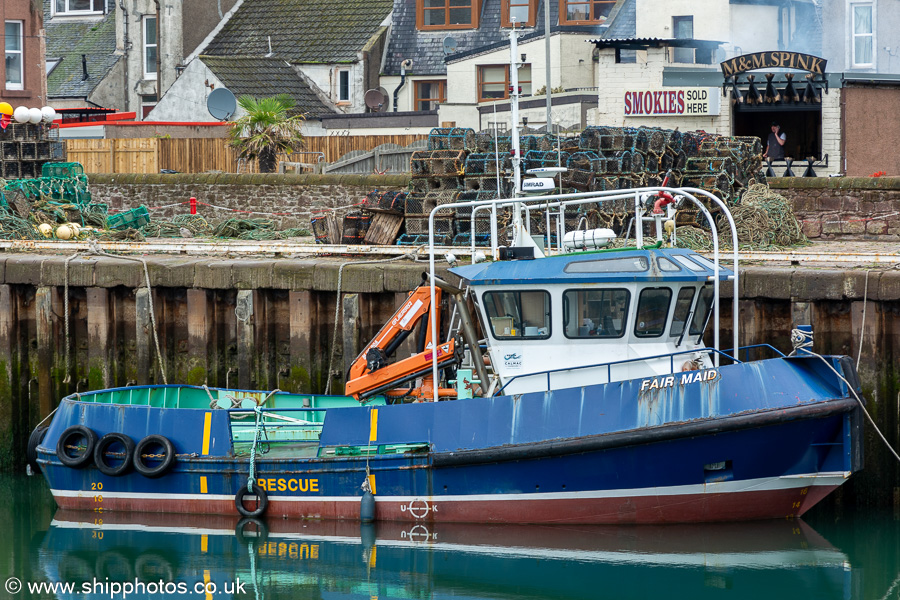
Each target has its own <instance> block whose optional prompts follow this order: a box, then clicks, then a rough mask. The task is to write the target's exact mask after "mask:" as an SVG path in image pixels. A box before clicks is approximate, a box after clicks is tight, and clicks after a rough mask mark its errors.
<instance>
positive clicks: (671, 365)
mask: <svg viewBox="0 0 900 600" xmlns="http://www.w3.org/2000/svg"><path fill="white" fill-rule="evenodd" d="M742 349H743V348H742ZM704 352H705V353H707V354H719V355H722V356H724V357H725V358H727V359H728V360H730V361H734V362H736V363H740V362H741V361H740V360H738V359H737V358H735V357H734V356H730V355H728V354H725V353H724V352H722V351H721V350H717V349H715V348H709V347H706V348H695V349H693V350H681V351H679V352H668V353H666V354H657V355H654V356H641V357H636V358H627V359H625V360H616V361H613V362H606V363H596V364H592V365H579V366H577V367H563V368H561V369H550V370H547V371H537V372H535V373H522V374H521V375H516V376H514V377H511V378H510V379H509V381H507V382H506V383H504V384H503V387H501V388H500V389H499V390H497V392H496V393H497V394H499V393H500V392H502V391H503V390H504V389H505V388H506V387H507V386H508V385H509V384H511V383H512V382H513V381H515V380H516V379H520V378H522V379H524V378H526V377H537V376H540V375H546V376H547V391H550V389H551V388H550V376H551V375H552V374H554V373H563V372H568V371H579V370H582V369H596V368H602V367H606V381H607V382H611V381H612V368H613V367H615V366H619V365H624V364H628V363H634V362H645V361H648V360H656V359H660V358H668V359H669V374H670V375H671V374H672V373H675V357H676V356H679V355H682V354H697V353H704Z"/></svg>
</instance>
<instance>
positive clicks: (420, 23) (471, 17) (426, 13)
mask: <svg viewBox="0 0 900 600" xmlns="http://www.w3.org/2000/svg"><path fill="white" fill-rule="evenodd" d="M478 6H479V4H478V0H416V27H417V28H418V29H474V28H476V27H478Z"/></svg>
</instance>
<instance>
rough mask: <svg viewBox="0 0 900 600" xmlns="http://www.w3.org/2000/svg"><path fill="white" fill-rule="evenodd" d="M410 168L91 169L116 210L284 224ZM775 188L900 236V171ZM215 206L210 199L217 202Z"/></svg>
mask: <svg viewBox="0 0 900 600" xmlns="http://www.w3.org/2000/svg"><path fill="white" fill-rule="evenodd" d="M409 179H410V175H408V174H406V175H313V174H301V175H278V174H254V175H235V174H228V173H211V174H206V173H203V174H174V175H128V174H114V175H107V174H101V175H90V185H91V192H92V194H93V198H94V200H95V201H97V202H103V203H106V204H108V205H109V207H110V210H111V212H117V211H121V210H127V209H129V208H135V207H137V206H140V205H142V204H143V205H144V206H146V207H148V208H150V209H151V215H152V216H153V217H154V218H157V219H167V218H171V217H173V216H175V215H177V214H185V213H187V212H188V204H187V203H188V200H189V199H190V198H191V197H192V196H193V197H196V198H197V200H198V201H199V202H200V203H201V204H200V205H199V207H198V212H199V214H201V215H203V216H204V217H206V218H207V219H208V220H210V221H211V222H213V223H218V222H219V221H222V220H224V219H226V218H229V217H235V216H242V217H246V218H251V217H267V218H271V219H274V220H275V223H276V226H277V227H278V228H279V229H286V228H288V227H309V219H310V217H311V216H312V215H313V214H314V213H315V212H316V211H317V210H320V209H323V208H327V209H334V208H348V209H349V208H352V207H353V205H356V204H358V203H359V202H361V201H362V200H363V199H364V198H365V195H366V194H367V193H369V192H371V191H372V190H381V191H387V190H405V189H406V187H407V184H408V183H409ZM769 185H770V186H771V188H772V189H773V190H775V191H776V192H778V193H779V194H782V195H783V196H785V197H786V198H787V199H788V200H790V201H791V203H792V204H793V206H794V214H795V215H797V218H798V219H799V220H800V221H801V223H802V225H803V231H804V233H805V234H806V235H807V237H809V238H810V239H813V240H816V239H821V240H836V239H844V240H855V239H858V240H881V241H900V177H809V178H803V177H780V178H774V179H770V180H769ZM210 205H211V206H210Z"/></svg>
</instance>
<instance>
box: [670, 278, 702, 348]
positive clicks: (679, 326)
mask: <svg viewBox="0 0 900 600" xmlns="http://www.w3.org/2000/svg"><path fill="white" fill-rule="evenodd" d="M694 292H696V290H695V289H694V288H692V287H683V288H681V289H680V290H678V298H677V299H676V300H675V312H674V313H673V314H672V327H671V328H669V337H679V336H680V335H681V334H683V333H684V328H685V326H686V325H687V321H688V319H689V318H690V317H691V305H692V304H693V303H694Z"/></svg>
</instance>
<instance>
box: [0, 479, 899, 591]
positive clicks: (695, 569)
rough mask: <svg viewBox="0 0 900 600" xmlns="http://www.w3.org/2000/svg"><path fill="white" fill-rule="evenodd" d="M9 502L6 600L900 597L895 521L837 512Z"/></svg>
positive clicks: (15, 497)
mask: <svg viewBox="0 0 900 600" xmlns="http://www.w3.org/2000/svg"><path fill="white" fill-rule="evenodd" d="M0 494H2V497H3V498H4V500H5V501H4V502H3V503H2V505H0V522H2V523H3V524H4V526H5V534H4V539H5V543H4V544H2V550H0V575H2V578H0V579H2V584H3V586H4V589H3V591H0V597H3V598H16V599H18V598H22V599H25V598H27V599H29V600H31V599H32V598H35V599H36V598H58V599H63V598H93V599H98V600H99V599H100V598H122V599H123V600H124V599H126V598H131V599H138V598H140V599H145V598H146V599H149V598H203V599H210V600H211V599H212V598H216V599H219V598H222V599H230V598H248V599H254V600H255V599H257V598H259V599H261V598H266V599H269V600H274V599H281V598H284V599H287V598H291V599H297V598H310V599H313V598H315V599H320V598H322V599H324V598H328V599H339V598H348V599H350V598H353V599H368V600H372V599H375V598H380V599H387V598H398V599H399V598H411V599H412V598H414V599H416V600H421V599H441V598H465V599H467V600H468V599H475V598H493V599H496V598H509V599H525V598H528V599H534V598H559V599H563V598H566V599H570V598H571V599H574V598H591V599H595V598H610V599H619V598H659V597H666V598H673V597H674V598H755V599H758V598H760V597H761V596H766V597H768V598H771V599H772V600H775V599H781V598H785V599H786V598H792V599H793V598H816V599H829V598H838V599H850V598H852V599H857V598H863V599H873V600H881V599H891V598H893V599H897V598H900V515H895V514H894V513H892V512H889V513H865V512H858V513H855V514H852V515H846V514H845V515H843V516H842V517H841V518H836V517H835V516H834V511H831V510H829V508H828V506H823V507H822V508H821V509H816V510H814V511H813V512H812V513H811V514H809V515H807V518H806V519H805V520H792V521H768V522H753V523H739V524H725V525H690V526H686V525H672V526H621V527H573V526H559V527H546V526H542V527H537V526H502V527H497V526H484V525H456V526H448V525H443V524H439V525H430V524H425V523H423V524H421V525H415V526H411V525H410V524H390V523H378V524H376V525H373V526H369V525H360V524H359V523H350V522H348V523H342V522H333V521H331V522H328V521H292V520H281V519H279V520H269V521H267V522H265V523H263V524H260V523H259V522H255V523H254V522H244V523H239V522H238V519H237V516H235V515H225V516H222V517H209V516H199V515H198V516H191V515H188V516H185V515H177V516H176V515H147V514H137V513H113V512H106V513H92V512H71V511H60V510H57V509H56V507H55V505H54V503H53V500H52V498H51V497H50V494H49V491H48V490H47V487H46V484H45V483H44V481H43V479H42V478H40V477H30V478H29V477H24V476H20V475H3V476H0ZM98 494H102V491H101V490H98ZM10 578H15V579H16V581H18V582H21V586H22V588H21V590H18V588H16V582H15V581H12V579H10ZM42 583H43V584H44V587H43V589H42V590H40V591H39V590H37V589H35V588H34V586H35V585H41V584H42ZM48 584H70V585H72V586H73V588H74V589H73V590H72V591H65V590H64V589H63V588H60V587H57V588H56V589H55V590H54V589H48V587H47V585H48ZM129 585H130V586H131V587H129Z"/></svg>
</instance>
